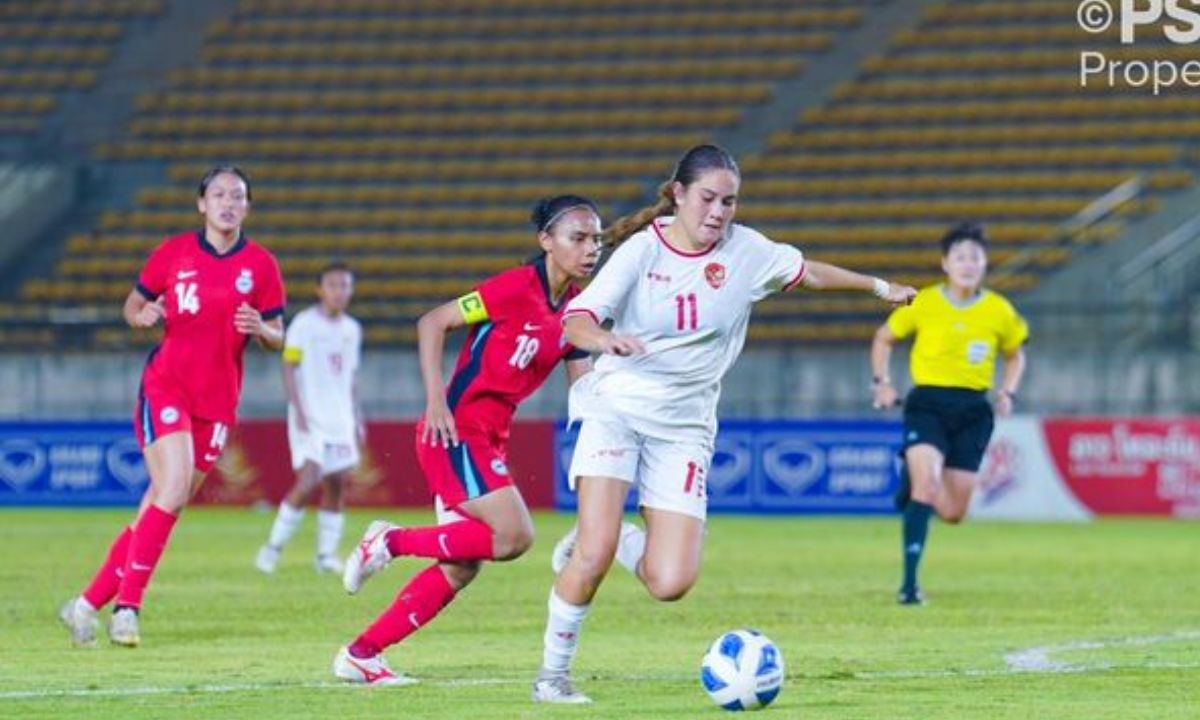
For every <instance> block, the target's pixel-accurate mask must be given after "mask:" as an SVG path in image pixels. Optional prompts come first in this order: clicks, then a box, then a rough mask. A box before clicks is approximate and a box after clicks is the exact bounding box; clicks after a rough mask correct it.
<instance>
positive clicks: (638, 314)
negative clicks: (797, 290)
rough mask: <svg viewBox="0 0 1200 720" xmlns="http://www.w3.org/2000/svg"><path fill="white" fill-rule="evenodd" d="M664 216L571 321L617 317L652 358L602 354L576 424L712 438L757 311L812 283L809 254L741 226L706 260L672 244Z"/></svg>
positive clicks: (584, 296)
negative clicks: (726, 381)
mask: <svg viewBox="0 0 1200 720" xmlns="http://www.w3.org/2000/svg"><path fill="white" fill-rule="evenodd" d="M672 220H673V218H659V219H658V220H656V221H655V222H654V223H652V224H651V225H650V226H648V227H646V228H645V229H644V230H642V231H640V232H638V233H637V234H636V235H634V236H633V237H631V238H629V239H628V240H626V241H625V243H624V244H622V245H621V246H620V247H619V248H617V250H616V251H615V252H614V253H613V255H612V257H611V258H610V259H609V261H608V263H607V264H606V265H605V266H604V267H603V268H602V269H601V270H600V272H599V273H598V274H597V276H596V278H595V279H594V280H593V281H592V282H591V284H590V285H588V287H587V289H586V290H584V291H583V292H582V293H581V294H580V295H579V296H578V297H576V298H575V299H574V300H573V301H571V303H570V305H568V307H567V310H566V314H567V315H571V314H577V313H588V314H590V315H592V316H593V317H594V318H595V319H596V320H597V322H603V321H605V320H607V319H609V318H611V319H612V320H613V328H612V330H613V332H614V333H616V334H618V335H628V336H633V337H636V338H638V339H639V340H641V341H642V343H643V344H644V345H645V346H646V353H645V354H644V355H639V356H633V357H619V356H616V355H608V354H606V355H603V356H602V357H600V358H599V360H597V361H596V364H595V370H594V372H592V373H590V374H589V375H587V376H584V377H583V378H582V379H581V380H580V381H579V382H577V383H575V385H576V388H578V390H576V388H572V392H571V402H570V414H571V418H572V419H584V418H587V417H589V416H592V417H603V416H605V415H611V414H612V413H614V412H615V413H616V414H619V415H620V416H621V417H623V418H625V419H627V420H629V421H630V422H631V423H632V426H633V427H634V428H635V429H638V431H639V432H643V433H645V434H648V435H652V436H655V437H665V438H680V439H682V438H689V439H691V438H696V437H701V438H704V437H707V438H709V439H710V440H711V438H712V437H713V436H714V435H715V433H716V427H717V422H716V410H717V400H718V398H719V396H720V392H721V378H723V377H724V376H725V372H726V371H727V370H729V368H730V366H732V365H733V362H734V360H736V359H737V356H738V354H740V353H741V351H742V346H743V345H744V344H745V341H746V327H747V325H748V324H749V320H750V309H751V307H752V305H753V304H754V303H755V302H757V301H759V300H762V299H763V298H765V297H767V296H768V295H770V294H771V293H774V292H777V291H779V290H784V289H788V288H791V287H793V286H795V285H796V284H798V283H799V282H800V280H801V279H802V278H803V277H804V256H803V255H802V254H801V253H800V251H799V250H798V249H796V248H794V247H792V246H791V245H784V244H781V243H776V242H772V241H771V240H768V239H767V238H766V237H764V236H763V235H762V234H760V233H758V232H756V231H754V230H751V229H750V228H748V227H745V226H742V225H733V226H732V228H731V230H730V232H729V234H728V236H727V237H725V238H724V239H722V240H720V241H719V242H717V243H716V244H715V245H713V246H712V247H711V248H709V249H708V250H706V251H704V252H701V253H685V252H683V251H681V250H679V249H677V248H674V247H672V246H671V245H670V244H669V243H668V242H667V240H666V236H665V231H666V228H667V227H668V226H669V225H670V223H671V222H672Z"/></svg>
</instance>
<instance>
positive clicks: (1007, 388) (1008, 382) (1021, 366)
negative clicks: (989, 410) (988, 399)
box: [995, 345, 1026, 417]
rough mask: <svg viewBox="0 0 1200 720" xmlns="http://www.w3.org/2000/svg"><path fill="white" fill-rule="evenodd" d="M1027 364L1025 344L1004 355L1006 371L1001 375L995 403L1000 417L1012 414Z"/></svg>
mask: <svg viewBox="0 0 1200 720" xmlns="http://www.w3.org/2000/svg"><path fill="white" fill-rule="evenodd" d="M1025 364H1026V363H1025V347H1024V346H1023V345H1021V346H1018V347H1017V349H1016V350H1013V351H1012V352H1009V353H1006V354H1005V355H1004V371H1003V372H1002V373H1001V375H1000V387H999V388H997V389H996V403H995V406H996V414H997V415H999V416H1000V417H1008V416H1009V415H1011V414H1012V411H1013V404H1014V402H1015V401H1016V399H1017V390H1018V389H1020V387H1021V378H1023V377H1024V376H1025Z"/></svg>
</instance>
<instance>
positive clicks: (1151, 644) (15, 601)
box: [0, 510, 1200, 720]
mask: <svg viewBox="0 0 1200 720" xmlns="http://www.w3.org/2000/svg"><path fill="white" fill-rule="evenodd" d="M128 516H129V513H128V512H125V511H120V512H117V511H75V512H67V511H41V510H19V511H16V510H6V511H3V512H0V540H2V541H3V546H4V550H5V552H4V557H5V560H4V562H3V563H2V564H0V588H3V591H2V592H3V610H2V612H3V617H4V621H3V623H2V624H0V717H4V718H42V717H45V718H68V717H69V718H84V717H86V718H88V719H89V720H106V719H108V718H113V719H116V720H133V719H134V718H161V717H167V716H168V715H170V716H174V717H204V718H234V717H244V718H305V717H322V716H324V717H333V718H343V717H344V718H358V717H375V718H471V720H487V719H489V718H503V719H504V720H516V719H518V718H547V719H554V718H581V717H587V718H596V719H599V718H700V717H714V718H715V717H721V716H724V715H725V712H724V711H723V710H720V709H719V708H717V707H716V706H714V705H712V704H711V703H710V701H709V700H708V698H707V697H706V696H705V694H704V692H703V691H702V690H701V688H700V685H699V682H698V679H697V670H698V664H699V661H700V657H701V655H702V654H703V652H704V650H705V648H706V647H707V645H708V644H709V643H710V642H711V641H712V640H713V639H714V638H715V637H716V636H717V635H718V634H719V633H720V632H721V631H724V630H727V629H732V628H736V627H740V626H753V627H756V628H758V629H760V630H762V631H763V632H765V633H767V634H768V635H769V636H770V637H771V638H772V639H774V640H775V642H776V643H777V644H778V646H779V647H780V649H781V651H782V653H783V656H784V659H785V661H786V664H787V670H788V673H787V675H788V677H787V682H786V684H785V686H784V689H783V692H782V693H781V694H780V697H779V699H778V700H777V701H776V703H775V704H774V705H773V706H772V707H770V708H769V709H767V710H766V711H765V712H766V713H767V714H766V715H765V716H764V717H768V718H813V719H816V718H889V719H898V718H955V719H956V720H965V719H968V718H987V719H989V720H994V719H996V718H1022V719H1025V718H1055V719H1059V720H1066V719H1069V718H1078V719H1080V720H1083V719H1086V720H1097V719H1099V718H1116V719H1119V720H1128V719H1129V718H1155V719H1156V720H1170V719H1174V718H1179V719H1182V718H1198V717H1200V526H1198V525H1197V524H1195V523H1190V524H1189V523H1183V522H1174V523H1173V522H1162V521H1120V522H1118V521H1106V522H1098V523H1095V524H1090V525H1018V524H984V523H979V524H967V525H964V526H962V527H958V528H948V527H944V526H936V527H934V528H933V532H932V538H931V545H930V552H929V554H928V555H927V558H926V564H925V568H924V585H925V587H926V591H927V593H928V595H929V598H930V604H929V605H927V606H925V607H923V608H903V607H899V606H897V605H895V604H894V602H893V593H894V590H895V588H896V585H897V581H898V567H897V563H898V554H899V550H898V544H899V541H898V533H899V530H898V527H897V523H896V521H895V520H891V519H887V520H837V519H819V520H814V519H796V518H745V517H732V516H717V517H715V518H713V519H712V521H711V523H710V529H709V535H708V539H707V547H706V557H705V563H704V572H703V575H702V577H701V580H700V583H699V584H698V586H697V587H696V588H695V589H694V590H693V592H692V593H691V594H690V595H689V596H688V597H686V598H685V599H684V600H682V601H681V602H679V603H674V604H661V603H655V602H653V601H651V600H650V599H649V598H648V596H646V595H645V593H644V592H643V591H642V590H641V588H640V586H638V585H637V584H636V583H635V582H634V580H633V579H632V578H631V577H629V576H628V574H626V573H625V572H624V571H622V570H621V569H620V568H614V570H613V574H612V575H611V576H610V578H609V580H608V582H607V583H606V585H605V586H604V587H603V589H602V590H601V593H600V595H599V596H598V599H597V600H598V601H597V603H596V605H595V608H594V610H593V612H592V615H591V617H590V618H589V620H588V623H587V625H586V626H585V628H584V633H583V639H582V647H581V652H580V655H579V658H578V661H577V663H576V668H575V669H576V675H577V679H578V680H579V681H580V682H581V685H582V686H583V688H584V689H585V691H587V692H588V693H589V694H590V695H591V696H592V697H593V698H594V699H595V701H596V703H595V705H593V706H590V707H546V706H537V705H534V704H533V703H532V702H531V701H530V699H529V683H530V680H531V678H532V676H533V674H534V672H535V671H536V669H537V666H538V664H539V662H540V660H541V634H542V627H543V622H544V617H545V603H546V595H547V592H548V588H549V586H550V582H551V579H552V578H551V572H550V570H549V567H548V565H549V563H548V557H549V553H550V549H551V547H553V544H554V541H555V540H556V539H557V538H558V537H559V536H560V535H561V533H562V532H563V531H565V529H566V528H567V526H568V524H569V523H570V522H572V519H571V517H570V516H566V515H549V514H546V515H540V516H538V517H537V524H538V531H539V538H538V542H537V544H536V545H535V548H534V550H533V552H531V553H530V554H529V555H528V556H526V557H525V558H522V559H521V560H519V561H517V562H514V563H508V564H498V565H495V566H492V567H489V568H486V569H485V571H484V573H483V574H482V575H481V577H480V579H479V580H478V581H477V582H476V583H475V585H474V586H472V587H471V588H470V589H469V590H468V591H467V592H466V593H465V594H464V595H463V596H461V597H460V598H459V599H458V600H456V601H455V603H454V604H453V605H451V606H450V608H448V609H447V611H446V612H445V613H444V614H443V615H442V616H441V617H440V618H439V619H438V620H437V621H436V622H435V623H434V624H433V625H431V626H430V627H428V628H426V629H425V630H424V631H423V632H421V633H419V634H417V635H416V636H414V637H413V638H411V639H410V640H409V641H408V642H407V643H404V644H402V645H401V646H399V647H395V648H392V649H391V651H390V652H389V654H388V655H389V658H390V659H391V661H392V664H393V665H394V666H396V667H398V668H402V669H404V670H406V671H408V672H410V673H412V674H415V675H417V676H418V677H420V678H421V679H422V681H423V682H422V684H420V685H416V686H411V687H400V688H353V687H346V686H341V685H338V684H336V683H335V682H334V680H333V678H332V677H331V676H330V674H329V664H330V661H331V659H332V658H333V655H334V652H335V651H336V650H337V648H338V646H339V645H340V644H342V643H345V642H346V641H348V640H349V639H350V638H352V637H353V636H354V635H355V634H356V633H357V631H358V630H359V629H360V628H361V627H362V626H363V625H364V624H365V623H366V622H368V621H369V620H370V619H371V618H373V617H374V615H375V614H376V613H377V612H378V611H380V610H382V608H383V607H384V606H385V604H386V603H387V602H389V601H390V599H391V598H392V596H393V595H394V594H395V592H396V590H397V589H398V588H399V586H400V585H401V584H402V582H403V581H404V580H405V579H406V578H407V577H408V576H409V574H410V573H411V572H412V571H414V570H415V569H417V568H418V567H421V565H420V564H418V561H416V560H403V561H397V562H396V563H394V564H393V565H392V567H391V568H389V569H388V570H387V571H385V572H384V573H383V574H381V575H380V576H378V577H376V578H374V579H373V580H372V581H371V583H369V584H368V585H367V587H366V588H365V589H364V591H363V593H362V594H360V595H359V596H357V597H349V596H347V595H346V594H345V593H344V592H343V591H342V589H341V585H340V582H339V581H338V580H337V579H335V578H333V577H328V576H324V577H320V576H317V575H316V574H315V573H314V571H313V569H312V563H311V560H312V545H313V532H314V530H313V518H311V517H310V518H308V519H307V521H306V524H305V528H304V530H303V531H302V532H301V534H300V536H299V537H298V538H297V539H296V541H295V542H294V543H293V545H292V546H291V547H289V548H288V553H287V554H285V557H284V562H283V564H282V565H281V567H280V570H279V572H278V573H277V574H276V575H274V576H272V577H265V576H262V575H260V574H259V573H258V572H257V571H256V570H255V569H254V568H253V565H252V561H253V556H254V552H255V550H256V548H257V547H258V545H259V544H260V543H261V542H262V540H263V538H264V537H265V534H266V532H267V528H268V525H269V522H270V516H268V515H266V514H261V513H254V512H251V511H247V510H192V511H189V512H188V514H187V515H186V516H185V517H184V519H183V520H182V522H181V523H180V525H179V527H178V528H177V530H176V533H175V536H174V540H173V544H172V546H171V547H170V549H169V550H168V552H167V554H166V556H165V559H164V561H163V564H162V565H161V566H160V569H159V573H158V575H157V576H156V578H155V581H154V583H153V584H152V585H151V587H150V590H149V593H148V595H147V604H146V608H145V610H144V613H143V618H142V640H143V645H142V647H141V648H139V649H136V650H126V649H121V648H116V647H112V646H109V645H107V644H106V642H102V643H101V646H100V647H99V648H98V649H95V650H75V649H73V648H71V647H70V643H69V641H68V637H67V634H66V632H65V631H64V630H63V629H62V628H61V627H59V626H58V624H57V620H56V618H55V611H56V609H57V607H58V604H59V603H60V602H61V601H62V600H63V599H65V598H67V597H68V596H70V595H72V594H73V593H76V592H78V591H79V589H80V587H81V586H82V584H83V583H84V582H85V581H86V579H87V578H88V577H89V576H90V573H91V572H92V570H93V569H94V567H95V566H96V565H97V563H98V562H99V561H100V559H101V557H102V555H103V553H104V551H105V549H106V547H107V544H108V542H109V540H110V538H111V537H112V535H113V534H114V533H115V531H116V530H117V529H118V527H119V526H120V524H121V523H122V522H125V521H126V520H127V518H128ZM424 517H425V516H424V515H417V514H398V516H397V517H396V519H397V520H398V521H400V522H409V523H413V522H415V521H422V520H423V519H424ZM369 519H370V516H369V515H367V514H361V513H360V514H356V515H352V517H351V518H350V521H349V522H348V527H347V538H346V541H345V543H344V545H345V546H346V547H347V548H348V547H349V545H350V543H351V542H352V541H353V540H354V539H357V536H358V533H359V532H361V531H362V529H363V528H364V527H365V525H366V523H367V521H368V520H369ZM105 617H107V614H105ZM1036 648H1042V649H1045V652H1044V653H1043V654H1042V655H1039V654H1038V651H1033V652H1032V653H1030V652H1027V653H1026V655H1025V656H1024V657H1027V658H1029V657H1032V658H1034V659H1038V658H1040V659H1041V661H1042V664H1048V663H1054V664H1057V665H1058V666H1059V667H1060V670H1059V671H1056V672H1050V671H1039V672H1018V671H1016V670H1014V669H1013V668H1012V667H1010V665H1009V663H1008V662H1007V661H1006V656H1008V655H1011V654H1013V653H1019V652H1021V651H1030V650H1032V649H1036ZM1063 666H1065V667H1066V669H1067V670H1069V671H1063V670H1062V669H1061V668H1062V667H1063Z"/></svg>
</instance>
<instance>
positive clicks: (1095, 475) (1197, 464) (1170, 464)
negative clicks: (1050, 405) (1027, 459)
mask: <svg viewBox="0 0 1200 720" xmlns="http://www.w3.org/2000/svg"><path fill="white" fill-rule="evenodd" d="M1043 430H1044V432H1045V437H1046V445H1047V447H1048V449H1049V451H1050V455H1051V457H1052V458H1053V461H1054V465H1055V468H1056V469H1057V471H1058V475H1059V477H1061V478H1062V479H1063V481H1064V482H1065V483H1066V485H1067V487H1068V488H1069V489H1070V491H1071V493H1072V494H1073V495H1074V496H1075V497H1076V498H1078V500H1079V501H1080V502H1081V503H1082V504H1083V505H1084V506H1086V507H1087V508H1088V509H1089V510H1091V511H1092V512H1094V513H1096V514H1099V515H1113V514H1115V515H1135V514H1136V515H1175V516H1179V517H1183V516H1188V517H1197V516H1200V420H1197V419H1178V420H1170V419H1133V418H1129V419H1124V418H1092V419H1060V418H1047V419H1045V420H1044V421H1043Z"/></svg>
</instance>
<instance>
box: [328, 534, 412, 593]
mask: <svg viewBox="0 0 1200 720" xmlns="http://www.w3.org/2000/svg"><path fill="white" fill-rule="evenodd" d="M396 529H398V526H397V525H393V524H391V523H390V522H386V521H384V520H376V521H375V522H373V523H371V524H370V525H368V526H367V531H366V532H365V533H363V537H362V540H360V541H359V542H358V545H357V546H356V547H355V548H354V552H352V553H350V556H349V557H347V558H346V567H345V569H344V570H343V571H342V586H343V587H344V588H346V592H348V593H350V594H351V595H353V594H354V593H356V592H358V590H359V588H361V587H362V586H363V583H365V582H366V581H367V579H368V578H370V577H371V576H372V575H374V574H375V573H377V572H379V571H380V570H382V569H384V568H385V567H387V564H388V563H389V562H391V561H392V553H391V552H390V551H388V546H387V534H388V532H390V531H392V530H396Z"/></svg>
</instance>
